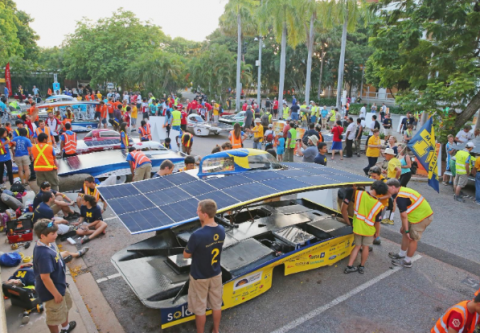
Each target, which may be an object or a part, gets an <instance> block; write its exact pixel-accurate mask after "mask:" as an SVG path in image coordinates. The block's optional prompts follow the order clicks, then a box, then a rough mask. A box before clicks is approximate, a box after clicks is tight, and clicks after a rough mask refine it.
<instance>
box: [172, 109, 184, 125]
mask: <svg viewBox="0 0 480 333" xmlns="http://www.w3.org/2000/svg"><path fill="white" fill-rule="evenodd" d="M172 117H173V121H172V126H180V123H181V121H182V113H181V112H180V111H178V110H175V111H172Z"/></svg>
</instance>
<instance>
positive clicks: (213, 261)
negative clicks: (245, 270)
mask: <svg viewBox="0 0 480 333" xmlns="http://www.w3.org/2000/svg"><path fill="white" fill-rule="evenodd" d="M219 254H220V250H219V249H213V250H212V255H213V257H212V266H213V264H214V263H216V262H218V260H216V259H215V258H216V257H217V256H218V255H219Z"/></svg>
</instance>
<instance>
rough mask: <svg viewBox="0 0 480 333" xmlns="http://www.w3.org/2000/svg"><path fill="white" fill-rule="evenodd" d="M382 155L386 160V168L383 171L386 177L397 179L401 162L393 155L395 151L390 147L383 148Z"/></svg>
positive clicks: (400, 171) (400, 170) (400, 169)
mask: <svg viewBox="0 0 480 333" xmlns="http://www.w3.org/2000/svg"><path fill="white" fill-rule="evenodd" d="M384 155H385V159H386V160H387V162H388V167H387V170H386V172H385V171H384V173H386V174H387V179H391V178H395V179H399V178H400V175H401V174H402V164H401V163H400V161H399V160H398V158H396V157H395V152H394V151H393V149H392V148H387V149H385V152H384Z"/></svg>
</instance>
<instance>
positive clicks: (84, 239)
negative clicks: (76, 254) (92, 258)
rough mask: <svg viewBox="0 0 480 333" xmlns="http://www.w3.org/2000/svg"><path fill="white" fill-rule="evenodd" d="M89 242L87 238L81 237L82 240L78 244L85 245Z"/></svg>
mask: <svg viewBox="0 0 480 333" xmlns="http://www.w3.org/2000/svg"><path fill="white" fill-rule="evenodd" d="M88 242H90V238H89V237H88V236H83V238H82V240H81V241H80V244H85V243H88Z"/></svg>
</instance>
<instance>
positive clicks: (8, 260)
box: [0, 252, 22, 267]
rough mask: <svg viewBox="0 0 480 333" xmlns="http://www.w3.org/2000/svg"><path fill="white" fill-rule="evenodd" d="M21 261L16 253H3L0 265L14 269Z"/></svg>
mask: <svg viewBox="0 0 480 333" xmlns="http://www.w3.org/2000/svg"><path fill="white" fill-rule="evenodd" d="M21 261H22V257H21V256H20V254H18V253H17V252H10V253H4V254H2V255H1V256H0V265H2V266H7V267H15V266H17V265H18V264H20V262H21Z"/></svg>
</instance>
